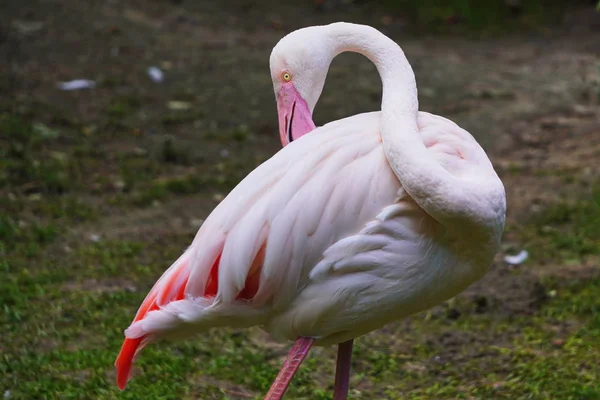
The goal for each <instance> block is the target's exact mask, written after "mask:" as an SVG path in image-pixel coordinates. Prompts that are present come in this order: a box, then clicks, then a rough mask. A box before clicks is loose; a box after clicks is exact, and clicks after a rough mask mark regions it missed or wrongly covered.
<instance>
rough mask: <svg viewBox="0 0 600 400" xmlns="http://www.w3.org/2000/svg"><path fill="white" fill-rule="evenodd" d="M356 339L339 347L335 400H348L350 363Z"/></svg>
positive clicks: (334, 391) (334, 390)
mask: <svg viewBox="0 0 600 400" xmlns="http://www.w3.org/2000/svg"><path fill="white" fill-rule="evenodd" d="M353 344H354V339H350V340H348V341H347V342H344V343H340V344H339V345H338V355H337V363H336V367H335V388H334V389H333V400H346V398H347V397H348V386H349V385H350V361H351V360H352V345H353Z"/></svg>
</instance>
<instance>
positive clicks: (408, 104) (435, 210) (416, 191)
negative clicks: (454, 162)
mask: <svg viewBox="0 0 600 400" xmlns="http://www.w3.org/2000/svg"><path fill="white" fill-rule="evenodd" d="M326 29H328V34H327V35H326V36H327V37H328V38H329V45H330V46H331V47H330V48H331V52H332V55H333V57H335V56H336V55H338V54H340V53H343V52H346V51H351V52H356V53H360V54H362V55H364V56H365V57H367V58H368V59H369V60H371V61H372V62H373V63H374V64H375V66H376V67H377V71H378V72H379V75H380V76H381V80H382V84H383V96H382V102H381V112H382V114H381V137H382V142H383V148H384V151H385V154H386V158H387V160H388V163H389V165H390V167H391V168H392V170H393V171H394V173H395V174H396V176H397V177H398V180H399V181H400V183H401V184H402V186H403V188H404V189H405V190H406V191H407V193H408V194H409V195H410V196H411V197H412V198H413V199H414V200H415V201H416V202H417V204H419V206H421V207H422V208H423V209H424V210H425V211H427V212H428V213H429V214H430V215H431V216H433V217H434V218H436V219H437V220H438V221H439V222H442V223H443V222H445V221H446V220H448V219H449V218H452V215H451V214H452V211H453V210H452V206H451V204H452V203H451V202H449V199H450V198H451V197H453V196H456V193H454V192H455V189H456V188H454V187H453V179H452V176H451V175H450V174H449V173H448V171H446V170H445V169H444V168H443V167H442V166H441V165H440V164H439V163H438V162H437V161H436V160H435V159H434V158H433V156H432V155H431V153H429V152H428V150H427V148H426V147H425V145H424V144H423V141H422V139H421V137H420V133H419V129H418V127H417V116H418V111H419V101H418V96H417V84H416V80H415V75H414V72H413V70H412V67H411V66H410V64H409V62H408V60H407V59H406V56H405V55H404V52H403V51H402V49H401V48H400V47H399V46H398V45H397V44H396V43H395V42H394V41H393V40H391V39H390V38H388V37H387V36H385V35H383V34H382V33H381V32H379V31H378V30H376V29H374V28H372V27H369V26H365V25H356V24H350V23H343V22H340V23H334V24H331V25H328V26H326ZM333 57H332V58H333Z"/></svg>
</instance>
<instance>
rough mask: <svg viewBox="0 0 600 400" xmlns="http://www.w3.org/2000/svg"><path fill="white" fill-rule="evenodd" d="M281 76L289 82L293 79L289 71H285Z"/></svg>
mask: <svg viewBox="0 0 600 400" xmlns="http://www.w3.org/2000/svg"><path fill="white" fill-rule="evenodd" d="M281 78H282V79H283V80H284V81H286V82H289V81H291V80H292V75H290V73H289V72H284V73H283V74H281Z"/></svg>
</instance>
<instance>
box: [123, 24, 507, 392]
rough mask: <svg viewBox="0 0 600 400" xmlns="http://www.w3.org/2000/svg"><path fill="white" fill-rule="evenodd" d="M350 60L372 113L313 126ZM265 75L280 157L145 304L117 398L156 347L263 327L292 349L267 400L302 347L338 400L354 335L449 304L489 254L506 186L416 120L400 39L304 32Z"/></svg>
mask: <svg viewBox="0 0 600 400" xmlns="http://www.w3.org/2000/svg"><path fill="white" fill-rule="evenodd" d="M344 51H354V52H358V53H361V54H363V55H365V56H366V57H368V58H369V59H370V60H371V61H372V62H373V63H374V64H375V65H376V66H377V69H378V71H379V74H380V75H381V79H382V83H383V99H382V105H381V107H382V110H381V112H371V113H365V114H359V115H356V116H352V117H349V118H345V119H342V120H339V121H335V122H331V123H328V124H326V125H324V126H322V127H319V128H316V129H315V125H314V123H313V121H312V111H313V110H314V107H315V105H316V103H317V101H318V99H319V97H320V95H321V91H322V89H323V85H324V82H325V78H326V75H327V71H328V68H329V65H330V63H331V60H332V59H333V58H334V57H335V56H336V55H337V54H339V53H341V52H344ZM270 67H271V75H272V79H273V86H274V90H275V94H276V98H277V109H278V113H279V130H280V137H281V141H282V144H283V145H284V146H285V147H284V148H283V149H281V150H280V151H279V152H277V153H276V154H275V155H274V156H273V157H272V158H270V159H269V160H267V161H266V162H265V163H263V164H262V165H260V166H259V167H258V168H256V169H255V170H254V171H252V172H251V173H250V174H249V175H248V176H247V177H246V178H245V179H244V180H242V181H241V182H240V183H239V185H238V186H237V187H235V188H234V189H233V190H232V191H231V193H229V195H228V196H227V197H226V198H225V199H224V200H223V201H222V202H221V203H220V204H219V205H218V206H217V207H216V208H215V209H214V210H213V212H212V213H211V214H210V215H209V217H208V218H207V219H206V221H205V222H204V224H203V225H202V227H201V228H200V230H199V231H198V233H197V235H196V237H195V239H194V241H193V243H192V244H191V246H190V247H189V248H188V249H187V250H186V251H185V252H184V253H183V254H182V255H181V256H180V257H179V259H178V260H177V261H175V263H173V265H172V266H171V267H170V268H169V269H168V270H167V271H166V272H165V273H164V274H163V276H162V277H161V278H160V279H159V280H158V282H156V284H155V285H154V287H153V288H152V290H151V291H150V293H149V294H148V295H147V297H146V299H145V300H144V302H143V303H142V305H141V307H140V309H139V310H138V312H137V315H136V316H135V318H134V320H133V322H132V324H131V325H130V326H129V328H127V330H126V331H125V336H126V339H125V341H124V343H123V347H122V349H121V352H120V354H119V356H118V358H117V361H116V363H115V364H116V367H117V382H118V386H119V387H120V388H121V389H124V388H125V385H126V383H127V380H128V379H129V376H130V371H131V366H132V362H133V358H134V356H135V355H136V354H137V352H138V351H139V350H141V349H142V347H143V346H144V345H146V344H148V343H149V342H150V341H154V340H157V339H163V338H166V339H182V338H188V337H191V336H193V335H196V334H198V333H201V332H205V331H207V330H209V329H211V328H215V327H223V326H229V327H236V328H240V327H250V326H256V325H257V326H261V327H263V329H265V330H266V331H267V332H268V333H269V334H271V335H272V336H273V337H274V338H275V339H277V340H280V341H289V340H294V341H296V343H295V344H294V346H293V347H292V350H291V351H290V354H289V356H288V358H287V360H286V362H285V364H284V366H283V368H282V370H281V372H280V373H279V375H278V376H277V378H276V380H275V382H274V383H273V386H272V387H271V390H270V391H269V393H268V394H267V396H266V397H265V399H270V400H275V399H281V398H282V397H283V394H284V392H285V390H286V389H287V387H288V385H289V383H290V381H291V379H292V377H293V375H294V373H295V371H296V369H297V368H298V367H299V365H300V363H301V362H302V360H303V359H304V357H305V356H306V355H307V353H308V351H309V349H310V347H311V346H313V345H323V346H325V345H331V344H338V345H339V346H338V359H337V367H336V368H337V370H336V379H335V389H334V398H335V399H336V400H342V399H346V397H347V392H348V381H349V375H350V359H351V352H352V344H353V339H354V338H356V337H358V336H361V335H364V334H366V333H368V332H371V331H373V330H376V329H378V328H380V327H382V326H384V325H386V324H388V323H390V322H392V321H394V320H398V319H400V318H403V317H406V316H408V315H411V314H414V313H417V312H419V311H422V310H425V309H427V308H430V307H432V306H434V305H436V304H438V303H440V302H442V301H444V300H447V299H449V298H451V297H453V296H455V295H457V294H458V293H460V292H461V291H462V290H464V289H465V288H466V287H467V286H469V285H470V284H471V283H473V282H475V281H477V280H478V279H479V278H481V277H482V276H483V275H484V274H485V273H486V271H487V269H488V267H489V265H490V263H491V261H492V259H493V256H494V254H495V253H496V251H497V249H498V247H499V243H500V237H501V235H502V231H503V229H504V222H505V211H506V199H505V192H504V186H503V185H502V182H501V181H500V179H499V178H498V176H497V174H496V173H495V171H494V168H493V166H492V164H491V162H490V161H489V159H488V157H487V156H486V153H485V152H484V150H483V149H482V148H481V147H480V146H479V144H478V143H477V142H476V140H475V139H474V138H473V137H472V136H471V135H470V134H469V133H468V132H466V131H465V130H463V129H461V128H460V127H459V126H457V125H456V124H455V123H453V122H451V121H449V120H447V119H445V118H443V117H439V116H435V115H432V114H429V113H425V112H419V111H418V100H417V87H416V82H415V77H414V74H413V71H412V68H411V66H410V64H409V62H408V60H407V59H406V57H405V55H404V53H403V51H402V50H401V49H400V47H399V46H398V45H397V44H396V43H395V42H393V41H392V40H390V39H389V38H387V37H386V36H384V35H383V34H381V33H380V32H379V31H377V30H376V29H374V28H371V27H368V26H364V25H355V24H348V23H335V24H331V25H326V26H315V27H309V28H304V29H300V30H298V31H295V32H292V33H291V34H289V35H287V36H286V37H284V38H283V39H282V40H281V41H280V42H279V43H278V44H277V46H276V47H275V48H274V49H273V52H272V54H271V60H270ZM313 130H314V131H313ZM310 131H313V132H311V134H309V135H306V133H308V132H310ZM290 142H291V143H290Z"/></svg>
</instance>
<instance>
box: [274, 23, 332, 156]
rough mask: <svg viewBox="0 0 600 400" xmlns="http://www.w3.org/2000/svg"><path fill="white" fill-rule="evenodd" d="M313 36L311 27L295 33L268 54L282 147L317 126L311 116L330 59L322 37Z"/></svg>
mask: <svg viewBox="0 0 600 400" xmlns="http://www.w3.org/2000/svg"><path fill="white" fill-rule="evenodd" d="M315 34H318V32H315V29H314V27H313V28H312V29H306V28H305V29H300V30H297V31H295V32H293V33H291V34H289V35H287V36H285V37H284V38H282V39H281V40H280V41H279V43H277V45H276V46H275V47H274V48H273V51H272V53H271V58H270V68H271V78H272V80H273V89H274V91H275V98H276V100H277V114H278V116H279V137H280V139H281V144H282V145H283V146H286V145H288V144H289V143H290V142H292V141H293V140H296V139H298V138H299V137H301V136H303V135H305V134H307V133H309V132H311V131H312V130H313V129H315V127H316V126H315V123H314V122H313V119H312V113H313V110H314V108H315V106H316V104H317V101H318V100H319V97H320V96H321V92H322V91H323V86H324V85H325V78H326V76H327V71H328V70H329V65H330V64H331V60H332V57H331V52H329V51H327V50H328V48H327V46H326V43H325V42H324V41H323V37H322V36H321V35H319V36H316V35H315Z"/></svg>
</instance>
